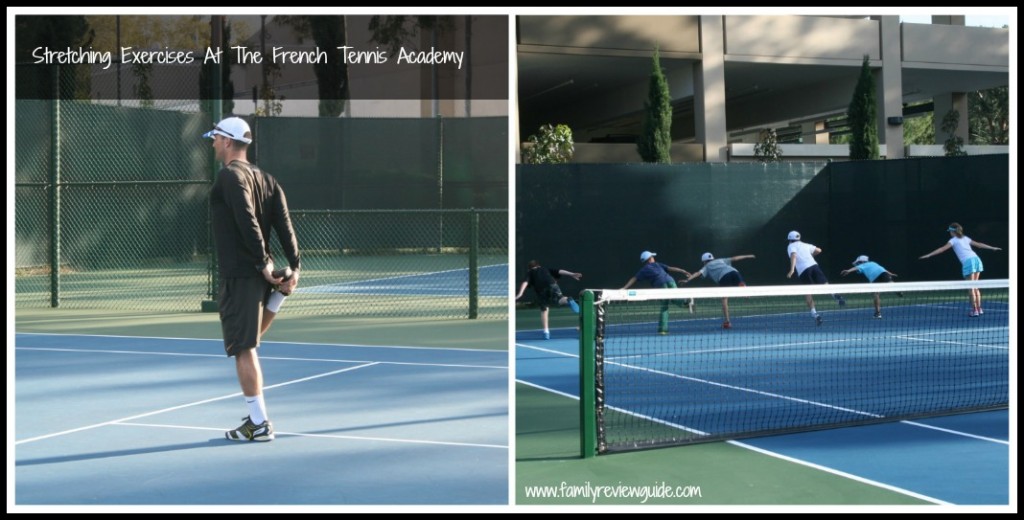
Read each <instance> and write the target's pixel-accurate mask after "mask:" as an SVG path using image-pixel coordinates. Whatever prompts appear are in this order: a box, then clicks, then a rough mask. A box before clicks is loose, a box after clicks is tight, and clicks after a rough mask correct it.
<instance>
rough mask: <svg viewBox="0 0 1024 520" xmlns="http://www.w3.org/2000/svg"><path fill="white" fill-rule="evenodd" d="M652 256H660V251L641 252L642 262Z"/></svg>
mask: <svg viewBox="0 0 1024 520" xmlns="http://www.w3.org/2000/svg"><path fill="white" fill-rule="evenodd" d="M652 256H658V253H652V252H650V251H644V252H643V253H640V261H641V262H646V261H647V259H648V258H650V257H652Z"/></svg>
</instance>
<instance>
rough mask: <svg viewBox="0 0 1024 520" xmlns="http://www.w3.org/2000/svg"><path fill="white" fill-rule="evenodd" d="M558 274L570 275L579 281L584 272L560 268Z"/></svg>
mask: <svg viewBox="0 0 1024 520" xmlns="http://www.w3.org/2000/svg"><path fill="white" fill-rule="evenodd" d="M558 274H559V276H568V277H570V278H572V279H573V280H576V281H579V279H580V278H583V273H574V272H572V271H566V270H565V269H559V270H558Z"/></svg>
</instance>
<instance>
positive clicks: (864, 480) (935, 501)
mask: <svg viewBox="0 0 1024 520" xmlns="http://www.w3.org/2000/svg"><path fill="white" fill-rule="evenodd" d="M516 382H517V383H522V384H524V385H526V386H529V387H532V388H536V389H538V390H543V391H545V392H550V393H553V394H556V395H561V396H563V397H569V398H571V399H574V400H580V397H578V396H575V395H569V394H566V393H564V392H559V391H558V390H554V389H551V388H547V387H544V386H541V385H537V384H534V383H528V382H526V381H522V380H518V379H517V380H516ZM658 423H660V424H664V425H667V426H671V427H674V428H678V429H681V430H684V431H688V432H694V433H700V432H697V431H696V430H690V429H688V428H686V427H683V426H680V425H676V424H673V423H669V422H666V421H658ZM725 442H726V443H727V444H732V445H734V446H737V447H741V448H743V449H749V450H751V451H755V452H758V453H762V454H765V456H768V457H773V458H775V459H780V460H783V461H786V462H791V463H794V464H798V465H801V466H807V467H809V468H813V469H816V470H818V471H823V472H825V473H830V474H833V475H838V476H840V477H843V478H848V479H850V480H854V481H857V482H860V483H863V484H867V485H871V486H876V487H881V488H883V489H888V490H890V491H895V492H898V493H902V494H906V495H908V496H913V497H915V499H920V500H923V501H926V502H931V503H933V504H941V505H950V504H949V503H946V502H943V501H940V500H938V499H933V497H931V496H927V495H924V494H921V493H916V492H913V491H910V490H907V489H903V488H901V487H896V486H893V485H889V484H886V483H883V482H878V481H876V480H870V479H867V478H864V477H859V476H857V475H853V474H851V473H846V472H843V471H839V470H836V469H833V468H828V467H826V466H821V465H819V464H814V463H811V462H808V461H802V460H800V459H795V458H792V457H788V456H784V454H782V453H777V452H775V451H769V450H767V449H764V448H760V447H757V446H752V445H750V444H744V443H742V442H739V441H736V440H727V441H725Z"/></svg>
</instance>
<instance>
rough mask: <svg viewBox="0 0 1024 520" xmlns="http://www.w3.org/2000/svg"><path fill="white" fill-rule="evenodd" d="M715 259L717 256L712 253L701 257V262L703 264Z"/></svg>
mask: <svg viewBox="0 0 1024 520" xmlns="http://www.w3.org/2000/svg"><path fill="white" fill-rule="evenodd" d="M714 259H715V255H713V254H711V253H704V254H703V255H700V261H701V262H710V261H712V260H714Z"/></svg>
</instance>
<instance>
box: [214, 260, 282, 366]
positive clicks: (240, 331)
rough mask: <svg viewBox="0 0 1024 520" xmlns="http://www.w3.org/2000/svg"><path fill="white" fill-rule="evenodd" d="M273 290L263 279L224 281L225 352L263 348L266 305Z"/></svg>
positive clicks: (222, 323) (222, 319)
mask: <svg viewBox="0 0 1024 520" xmlns="http://www.w3.org/2000/svg"><path fill="white" fill-rule="evenodd" d="M271 289H272V287H271V286H270V284H269V283H267V281H266V280H264V279H263V278H262V277H261V278H221V279H220V298H219V299H218V301H217V303H218V306H219V307H220V326H221V329H222V330H223V332H224V352H225V353H226V354H227V355H228V356H229V357H230V356H237V355H238V353H239V352H241V351H242V350H246V349H251V348H257V347H259V346H260V324H261V320H262V318H263V305H264V303H266V301H267V298H268V297H269V296H270V291H271Z"/></svg>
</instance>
